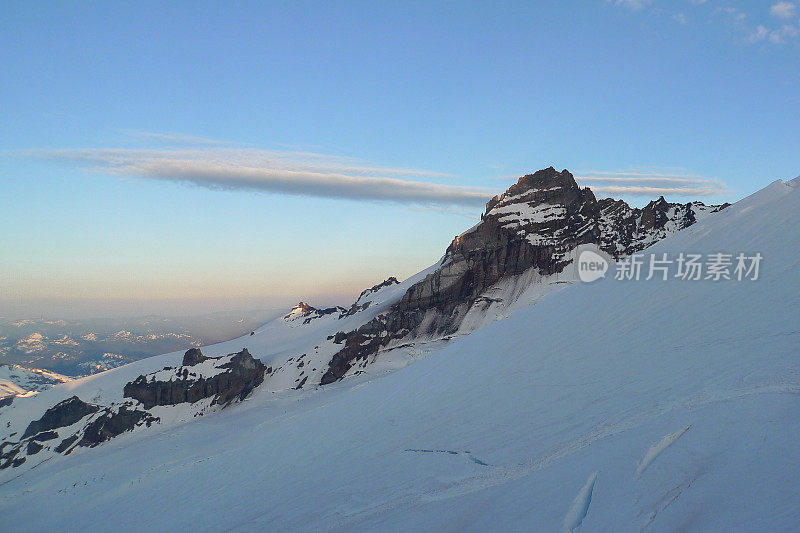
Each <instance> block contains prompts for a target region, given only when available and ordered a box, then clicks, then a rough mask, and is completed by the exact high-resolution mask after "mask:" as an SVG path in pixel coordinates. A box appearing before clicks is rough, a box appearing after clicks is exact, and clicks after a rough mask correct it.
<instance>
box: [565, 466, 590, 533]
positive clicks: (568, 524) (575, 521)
mask: <svg viewBox="0 0 800 533" xmlns="http://www.w3.org/2000/svg"><path fill="white" fill-rule="evenodd" d="M596 481H597V472H594V473H592V475H590V476H589V479H587V480H586V484H584V485H583V487H582V488H581V490H580V492H578V494H577V496H575V500H574V501H573V502H572V506H570V508H569V512H568V513H567V516H565V517H564V527H563V528H562V531H564V532H566V533H570V532H571V531H573V530H575V529H577V528H578V527H580V525H581V524H582V523H583V519H584V518H586V513H588V512H589V506H590V505H591V504H592V492H593V491H594V484H595V482H596Z"/></svg>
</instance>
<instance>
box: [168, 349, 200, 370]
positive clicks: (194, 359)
mask: <svg viewBox="0 0 800 533" xmlns="http://www.w3.org/2000/svg"><path fill="white" fill-rule="evenodd" d="M206 359H208V357H206V356H205V355H203V352H201V351H200V348H192V349H190V350H186V353H185V354H183V366H194V365H196V364H198V363H202V362H203V361H205V360H206ZM165 370H166V368H165Z"/></svg>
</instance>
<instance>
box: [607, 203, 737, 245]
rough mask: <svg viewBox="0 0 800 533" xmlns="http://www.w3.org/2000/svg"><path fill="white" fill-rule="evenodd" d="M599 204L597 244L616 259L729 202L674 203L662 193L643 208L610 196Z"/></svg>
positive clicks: (688, 224)
mask: <svg viewBox="0 0 800 533" xmlns="http://www.w3.org/2000/svg"><path fill="white" fill-rule="evenodd" d="M598 205H599V206H600V218H599V220H598V223H599V225H600V234H601V236H602V239H601V242H600V247H601V248H602V249H603V251H605V252H607V253H608V254H610V255H611V256H613V257H614V258H615V259H620V258H622V257H625V256H628V255H631V254H634V253H636V252H640V251H642V250H644V249H645V248H647V247H649V246H652V245H653V244H655V243H656V242H658V241H660V240H661V239H663V238H664V237H667V236H668V235H670V234H672V233H675V232H676V231H680V230H682V229H684V228H688V227H689V226H691V225H692V224H694V223H695V222H697V221H698V220H699V219H701V218H703V217H704V216H706V215H709V214H711V213H716V212H718V211H720V210H722V209H725V208H726V207H728V206H729V205H730V204H722V205H705V204H704V203H703V202H689V203H686V204H673V203H669V202H667V201H666V200H665V199H664V197H663V196H662V197H660V198H659V199H658V200H655V201H653V202H650V203H649V204H647V205H646V206H645V207H644V208H642V209H638V208H633V207H630V206H629V205H628V204H627V203H625V202H623V201H622V200H614V199H612V198H603V199H601V200H599V201H598Z"/></svg>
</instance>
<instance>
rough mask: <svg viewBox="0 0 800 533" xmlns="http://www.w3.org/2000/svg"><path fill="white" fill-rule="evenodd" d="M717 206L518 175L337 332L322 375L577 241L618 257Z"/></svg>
mask: <svg viewBox="0 0 800 533" xmlns="http://www.w3.org/2000/svg"><path fill="white" fill-rule="evenodd" d="M724 207H726V205H723V206H705V205H704V204H702V203H700V202H691V203H688V204H671V203H668V202H667V201H666V200H664V198H663V197H662V198H659V199H658V200H657V201H655V202H650V204H648V205H647V206H646V207H645V208H643V209H635V208H631V207H630V206H628V204H627V203H625V202H623V201H621V200H612V199H602V200H600V201H598V200H597V199H596V198H595V196H594V194H593V193H592V191H591V190H590V189H589V188H588V187H586V188H581V187H579V186H578V184H577V183H576V182H575V179H574V177H573V176H572V174H570V173H569V172H568V171H566V170H563V171H561V172H558V171H557V170H555V169H554V168H552V167H550V168H547V169H544V170H540V171H538V172H536V173H534V174H529V175H526V176H523V177H522V178H520V179H519V181H518V182H517V183H516V184H515V185H512V186H511V187H510V188H509V189H508V190H507V191H506V192H505V193H504V194H503V195H501V196H495V197H494V198H492V199H491V200H490V201H489V202H488V203H487V204H486V212H485V213H484V214H483V215H482V216H481V222H480V223H479V224H477V225H476V226H475V227H473V228H471V229H470V230H467V231H466V232H464V233H462V234H461V235H459V236H457V237H456V238H455V239H454V240H453V242H452V243H451V244H450V246H449V247H448V248H447V251H446V252H445V256H444V258H443V259H442V262H441V264H440V267H439V268H438V269H437V270H436V271H435V272H434V273H432V274H429V275H428V276H427V277H425V279H423V280H421V281H419V282H418V283H417V284H415V285H413V286H411V287H410V288H409V289H408V291H407V292H406V293H405V294H404V295H403V297H402V298H401V299H400V301H399V302H398V303H397V304H395V305H394V306H393V307H392V309H391V310H390V311H389V312H387V313H384V314H382V315H379V316H377V317H376V318H375V319H373V320H372V321H370V322H368V323H367V324H364V325H363V326H361V327H360V328H358V329H357V330H355V331H351V332H347V333H345V332H340V333H338V334H337V335H336V337H335V341H334V342H344V347H343V348H342V349H341V350H340V351H339V352H337V353H336V354H335V355H334V356H333V358H332V359H331V361H330V363H329V368H328V371H327V372H326V373H325V374H324V375H323V377H322V380H321V384H322V385H325V384H327V383H331V382H333V381H336V380H338V379H341V378H342V377H343V376H344V375H345V373H346V372H347V371H348V370H350V368H351V367H352V366H353V364H354V363H355V362H356V361H364V360H367V358H368V357H370V356H373V355H374V354H376V353H377V352H378V351H379V350H381V349H382V348H384V347H386V346H387V345H389V344H394V345H396V344H398V343H403V342H413V341H414V340H415V339H435V338H447V337H448V336H449V335H452V334H454V333H455V332H456V331H458V329H459V327H460V325H461V323H462V321H463V318H464V317H465V315H466V314H467V312H468V311H469V310H470V309H471V307H472V306H473V305H474V304H475V302H476V301H477V300H479V299H480V298H481V297H482V295H483V294H485V293H486V291H487V289H489V288H491V287H492V286H493V285H495V284H496V283H498V282H499V281H501V280H504V279H509V278H513V277H515V276H518V275H520V274H522V273H524V272H526V271H528V270H530V269H536V270H537V271H538V272H539V273H540V274H541V275H551V274H556V273H560V272H562V271H563V270H564V268H565V267H566V266H567V265H569V264H570V263H571V259H570V258H569V257H567V256H568V254H569V253H570V252H571V251H572V250H574V249H575V248H576V247H577V246H579V245H581V244H596V245H597V246H598V247H599V248H601V249H602V250H603V251H605V252H607V253H609V254H610V255H612V256H613V257H614V258H615V259H619V258H622V257H625V256H626V255H630V254H632V253H634V252H638V251H640V250H643V249H644V248H646V247H648V246H650V245H652V244H653V243H655V242H657V241H658V240H660V239H663V238H664V237H666V236H667V235H669V234H671V233H674V232H675V231H679V230H680V229H683V228H685V227H688V226H690V225H692V224H694V223H695V222H696V220H697V218H698V216H703V215H705V214H708V213H711V212H714V211H718V210H720V209H722V208H724Z"/></svg>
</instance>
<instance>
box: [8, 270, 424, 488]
mask: <svg viewBox="0 0 800 533" xmlns="http://www.w3.org/2000/svg"><path fill="white" fill-rule="evenodd" d="M436 266H437V265H433V266H432V267H430V268H429V269H426V270H424V271H422V272H420V273H418V274H416V275H415V276H412V277H410V278H409V279H407V280H405V281H404V282H403V283H397V282H396V280H393V281H391V282H388V283H387V282H384V283H381V284H378V285H376V286H374V287H372V288H371V289H367V290H366V291H364V292H363V293H362V294H361V296H360V297H359V299H358V300H357V301H356V302H355V303H354V304H353V307H351V309H350V310H346V309H343V308H340V309H339V310H338V311H337V312H321V311H320V310H316V309H314V308H310V307H308V306H307V305H305V304H301V305H298V306H297V307H296V308H295V310H293V311H291V312H290V313H289V314H288V315H286V316H285V317H281V318H278V319H276V320H273V321H271V322H268V323H267V324H265V325H264V326H262V327H261V328H258V329H256V330H255V331H254V332H253V333H252V334H251V335H246V336H244V337H241V338H238V339H233V340H231V341H227V342H223V343H219V344H216V345H212V346H206V347H203V353H204V354H205V356H211V357H221V356H225V355H228V354H232V353H236V352H239V351H241V350H243V349H247V348H249V349H250V350H251V351H252V352H253V353H254V354H256V356H257V357H258V358H259V359H260V360H261V361H262V362H263V363H264V364H265V365H266V366H268V367H269V369H268V375H267V376H266V378H267V380H266V383H265V384H263V385H262V386H261V388H262V389H264V390H266V391H269V392H271V393H275V392H279V391H285V390H289V389H293V388H298V386H300V385H303V384H305V382H306V381H307V380H308V376H311V378H312V380H313V381H314V382H317V383H318V382H319V379H320V377H321V376H322V373H323V372H324V369H325V368H326V363H327V361H329V360H330V357H331V355H332V354H333V353H335V352H336V351H337V350H338V348H339V345H338V344H336V343H335V342H334V340H335V339H334V335H335V334H336V333H337V332H338V331H340V328H355V327H358V326H360V325H361V324H363V323H365V322H367V321H369V320H371V319H372V318H374V317H375V316H376V315H377V314H379V313H381V312H383V311H385V310H386V308H387V307H388V306H389V305H391V304H392V303H394V302H396V301H397V300H398V299H399V298H400V296H402V294H403V292H404V291H405V290H407V288H408V287H409V286H410V285H412V284H413V283H416V282H417V281H418V280H419V279H420V278H421V277H424V276H425V275H426V274H427V273H428V272H430V271H431V269H434V268H436ZM303 306H305V309H303V308H302V307H303ZM409 353H411V350H409ZM183 357H184V355H183V354H182V353H171V354H165V355H162V356H156V357H150V358H147V359H143V360H141V361H136V362H134V363H131V364H128V365H125V366H123V367H119V368H116V369H112V370H109V371H106V372H103V373H101V374H96V375H93V376H87V377H85V378H81V379H78V380H75V381H71V382H69V383H65V384H64V385H61V386H57V387H53V388H52V389H50V390H46V391H44V392H42V393H40V394H37V395H36V397H33V398H26V400H25V401H24V402H21V401H15V402H14V403H13V404H12V405H10V406H8V407H6V408H4V409H3V411H2V412H0V442H2V443H4V444H5V443H7V444H9V445H11V444H15V443H17V442H19V440H20V437H21V436H22V435H24V433H25V431H26V428H27V427H28V425H29V424H30V422H31V421H33V420H37V419H39V418H40V417H42V416H44V415H45V414H46V412H47V410H48V409H51V408H54V407H55V406H56V405H58V404H60V403H61V402H64V401H65V400H67V399H68V398H71V397H73V396H76V397H77V398H79V399H80V400H81V401H83V402H86V403H88V404H91V405H94V406H97V407H98V409H96V410H95V412H96V413H98V414H97V415H94V416H99V414H102V413H103V412H104V409H107V408H111V409H117V408H118V406H119V405H122V404H124V403H125V402H129V400H128V399H126V398H125V397H124V396H123V392H124V390H125V385H126V384H127V383H131V382H134V381H135V380H136V379H137V378H138V377H139V376H140V375H156V374H158V371H161V370H162V369H166V368H177V367H179V366H180V364H181V360H182V358H183ZM408 362H409V361H408V360H397V359H396V360H395V361H393V362H392V364H394V365H405V364H407V363H408ZM298 367H299V368H298ZM386 368H390V369H391V368H393V367H392V366H391V365H388V366H387V365H384V366H380V365H376V366H375V371H380V370H382V369H386ZM193 370H195V371H197V372H200V371H201V369H193ZM161 373H167V374H169V372H161ZM212 375H213V373H212V374H206V375H204V376H203V377H204V379H206V380H208V379H209V378H211V377H212ZM115 406H116V407H115ZM219 408H220V406H216V407H215V408H213V409H212V408H211V407H210V406H209V404H208V402H207V401H202V402H197V403H196V404H191V405H175V406H168V407H157V408H154V409H149V411H150V414H151V415H152V416H153V417H156V418H158V419H159V420H160V423H161V424H164V425H170V424H172V423H181V422H185V421H188V420H193V419H194V418H196V417H197V416H201V415H204V414H209V413H211V412H213V411H215V410H217V409H219ZM91 421H92V418H87V419H83V422H82V423H83V425H84V426H87V425H88V424H89V423H90V422H91ZM76 428H77V426H73V425H72V424H70V425H69V426H67V427H65V429H64V430H58V436H57V437H56V438H55V439H54V438H52V437H51V442H52V444H47V445H45V447H44V449H41V450H40V449H38V447H36V448H35V449H34V450H32V451H33V453H32V454H30V453H28V454H26V449H25V447H24V446H23V447H22V449H21V450H19V451H18V452H17V453H16V455H14V456H13V457H10V458H9V457H6V458H3V451H4V448H2V447H0V472H2V471H3V470H2V467H3V465H4V464H5V463H6V461H8V466H6V468H8V467H9V466H14V467H15V468H8V469H9V470H14V474H11V475H19V474H20V473H21V472H22V471H25V470H27V469H30V468H35V467H36V466H37V465H38V464H39V463H40V462H42V461H45V460H50V459H51V458H53V457H56V456H57V453H60V452H58V450H57V446H56V445H57V444H59V442H60V441H62V440H63V439H65V438H67V437H70V436H71V435H72V434H74V432H75V430H76ZM23 444H24V443H23ZM0 446H2V445H0ZM13 448H14V447H12V448H6V449H5V452H6V453H9V450H11V451H13ZM84 451H86V450H83V449H80V448H76V449H73V450H71V452H70V453H72V454H79V453H82V452H84ZM11 459H14V460H15V462H14V463H13V464H12V462H11ZM22 459H26V460H25V461H21V460H22ZM28 459H30V460H28ZM2 479H3V475H2V474H0V481H1V480H2Z"/></svg>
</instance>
